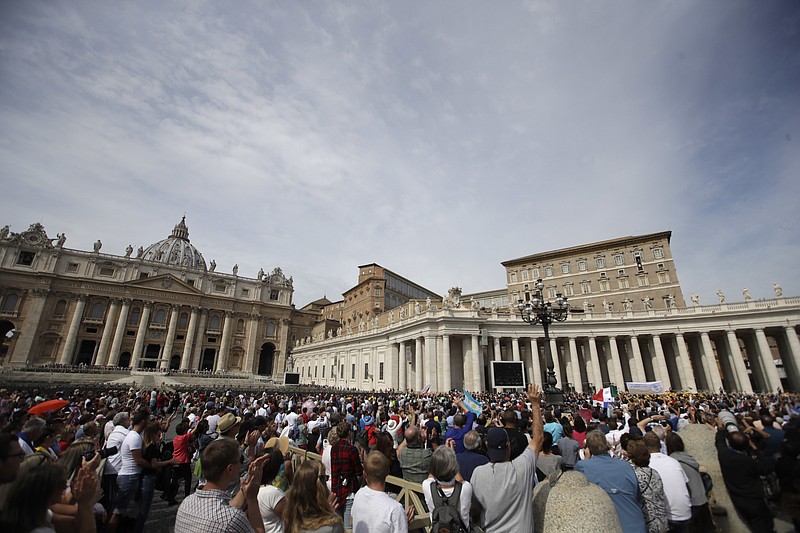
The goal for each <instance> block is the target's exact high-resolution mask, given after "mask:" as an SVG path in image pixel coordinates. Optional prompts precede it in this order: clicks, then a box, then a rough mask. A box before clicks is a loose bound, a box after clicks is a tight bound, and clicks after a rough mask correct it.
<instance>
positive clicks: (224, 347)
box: [214, 311, 233, 372]
mask: <svg viewBox="0 0 800 533" xmlns="http://www.w3.org/2000/svg"><path fill="white" fill-rule="evenodd" d="M222 328H223V329H222V342H220V344H219V355H217V364H216V366H215V367H214V371H215V372H220V371H222V370H227V369H228V353H229V352H230V350H231V336H232V335H233V313H232V312H231V311H225V322H224V325H223V326H222Z"/></svg>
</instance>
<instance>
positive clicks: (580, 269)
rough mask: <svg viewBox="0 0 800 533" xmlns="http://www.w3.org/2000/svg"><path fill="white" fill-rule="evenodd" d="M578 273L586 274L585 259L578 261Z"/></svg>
mask: <svg viewBox="0 0 800 533" xmlns="http://www.w3.org/2000/svg"><path fill="white" fill-rule="evenodd" d="M578 272H586V261H584V260H583V259H581V260H580V261H578Z"/></svg>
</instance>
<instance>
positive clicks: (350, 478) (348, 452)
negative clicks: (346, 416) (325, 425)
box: [331, 422, 363, 529]
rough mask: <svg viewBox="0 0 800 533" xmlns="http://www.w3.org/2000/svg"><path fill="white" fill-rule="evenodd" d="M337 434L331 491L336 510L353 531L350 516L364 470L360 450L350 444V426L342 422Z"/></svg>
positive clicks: (332, 450)
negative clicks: (333, 495) (337, 440)
mask: <svg viewBox="0 0 800 533" xmlns="http://www.w3.org/2000/svg"><path fill="white" fill-rule="evenodd" d="M336 432H337V433H338V435H339V442H337V443H336V444H333V445H332V449H331V490H332V491H333V493H334V494H335V495H336V503H335V505H334V509H335V510H336V512H337V513H338V515H339V517H340V518H342V519H343V520H344V527H345V529H352V526H351V523H350V514H351V510H352V507H353V499H354V498H355V495H356V492H357V491H358V488H359V484H360V480H359V478H360V477H361V474H362V472H363V470H362V467H361V458H360V457H359V453H358V450H357V449H356V447H355V446H353V445H352V444H350V424H348V423H347V422H340V423H339V426H338V427H337V428H336Z"/></svg>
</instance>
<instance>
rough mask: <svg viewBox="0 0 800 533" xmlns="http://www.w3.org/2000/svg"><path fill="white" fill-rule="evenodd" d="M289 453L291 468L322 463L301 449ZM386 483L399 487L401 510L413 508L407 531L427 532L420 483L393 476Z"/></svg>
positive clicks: (427, 516)
mask: <svg viewBox="0 0 800 533" xmlns="http://www.w3.org/2000/svg"><path fill="white" fill-rule="evenodd" d="M289 451H290V452H292V467H293V468H297V467H298V466H299V465H300V463H302V462H303V461H305V460H306V459H308V458H310V459H316V460H317V461H320V462H321V461H322V456H321V455H319V454H318V453H314V452H309V451H306V450H303V449H302V448H296V447H294V446H289ZM386 483H387V484H392V485H395V486H397V487H400V493H399V494H397V496H396V497H395V500H397V501H398V502H400V504H401V505H402V506H403V509H406V510H408V507H409V506H411V505H413V506H414V520H412V521H411V523H410V524H408V530H409V531H412V530H424V531H426V532H429V531H430V530H431V515H430V513H429V512H428V511H427V508H426V506H425V504H424V503H423V502H424V500H425V496H424V495H423V494H422V485H421V484H420V483H412V482H410V481H406V480H405V479H403V478H400V477H395V476H387V477H386Z"/></svg>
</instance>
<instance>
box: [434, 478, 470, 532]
mask: <svg viewBox="0 0 800 533" xmlns="http://www.w3.org/2000/svg"><path fill="white" fill-rule="evenodd" d="M433 481H434V480H433V478H432V477H429V478H428V479H426V480H425V481H423V482H422V493H423V494H424V495H425V503H427V504H428V509H429V510H430V512H431V520H433V509H434V508H435V506H434V505H433V496H431V490H433ZM454 490H455V487H442V492H443V493H444V495H445V496H447V497H448V498H449V497H450V496H451V495H452V494H453V491H454ZM471 505H472V485H470V483H469V481H462V482H461V497H460V498H459V511H458V512H459V514H460V515H461V520H462V521H463V522H464V525H466V526H469V508H470V506H471Z"/></svg>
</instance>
